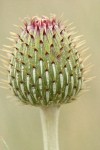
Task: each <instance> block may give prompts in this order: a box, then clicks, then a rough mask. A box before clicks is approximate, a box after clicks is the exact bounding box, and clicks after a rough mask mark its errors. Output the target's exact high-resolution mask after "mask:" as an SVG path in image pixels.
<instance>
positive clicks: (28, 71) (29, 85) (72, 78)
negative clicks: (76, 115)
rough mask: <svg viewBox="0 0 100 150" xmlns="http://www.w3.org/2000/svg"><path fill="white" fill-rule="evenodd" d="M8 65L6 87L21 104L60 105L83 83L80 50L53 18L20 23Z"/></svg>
mask: <svg viewBox="0 0 100 150" xmlns="http://www.w3.org/2000/svg"><path fill="white" fill-rule="evenodd" d="M12 35H13V36H16V42H15V44H14V47H13V51H12V56H11V58H10V63H9V68H10V69H9V74H8V76H9V84H10V86H11V89H12V90H13V92H14V94H15V95H16V96H17V97H18V98H19V99H20V100H21V101H22V102H24V103H26V104H31V105H36V106H41V105H46V106H48V105H61V104H65V103H68V102H70V101H72V100H73V99H75V98H76V96H77V95H78V93H79V92H80V91H81V90H82V88H83V83H84V80H85V75H84V64H83V62H84V60H83V59H82V58H81V54H80V49H81V46H82V45H83V44H84V42H78V37H73V32H72V31H71V29H70V26H69V25H66V26H65V25H64V24H63V23H62V22H60V21H59V20H57V19H56V17H52V18H47V17H44V16H43V17H41V18H39V17H33V18H32V19H30V21H27V22H25V23H24V27H23V28H21V32H20V34H14V33H12Z"/></svg>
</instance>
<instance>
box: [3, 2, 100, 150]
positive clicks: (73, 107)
mask: <svg viewBox="0 0 100 150" xmlns="http://www.w3.org/2000/svg"><path fill="white" fill-rule="evenodd" d="M50 13H54V14H56V15H57V16H58V17H59V16H61V15H62V14H63V19H64V20H67V19H69V21H70V22H74V25H75V26H76V27H77V29H76V30H78V31H79V34H83V35H84V39H86V41H87V45H88V46H89V47H90V50H89V53H91V54H92V57H91V58H90V62H92V63H93V64H94V67H93V68H92V70H91V76H96V78H95V79H94V80H93V81H92V82H90V83H89V86H90V87H91V89H90V91H89V92H87V93H85V94H84V95H83V96H81V97H80V98H79V99H78V100H77V101H74V102H73V103H70V104H67V105H64V106H62V107H61V112H60V119H59V144H60V150H99V149H100V0H86V1H84V0H0V48H2V45H3V44H8V43H9V42H8V41H7V39H6V37H9V32H10V31H16V29H15V28H14V26H13V24H20V18H24V17H25V16H30V17H32V16H34V15H39V16H41V15H47V16H49V15H50ZM0 78H2V76H1V77H0ZM7 95H9V91H7V90H5V89H0V150H8V147H9V150H33V149H34V150H43V140H42V129H41V121H40V114H39V110H38V109H37V108H35V107H31V106H24V105H22V104H20V103H19V102H17V100H16V99H7ZM1 137H2V138H1ZM3 140H4V141H3ZM5 142H6V144H7V145H8V146H7V145H6V144H5Z"/></svg>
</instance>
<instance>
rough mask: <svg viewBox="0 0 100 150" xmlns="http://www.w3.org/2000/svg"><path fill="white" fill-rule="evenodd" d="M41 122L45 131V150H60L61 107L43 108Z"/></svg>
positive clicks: (41, 109)
mask: <svg viewBox="0 0 100 150" xmlns="http://www.w3.org/2000/svg"><path fill="white" fill-rule="evenodd" d="M40 114H41V122H42V130H43V142H44V150H59V144H58V119H59V107H57V106H51V107H41V108H40Z"/></svg>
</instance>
